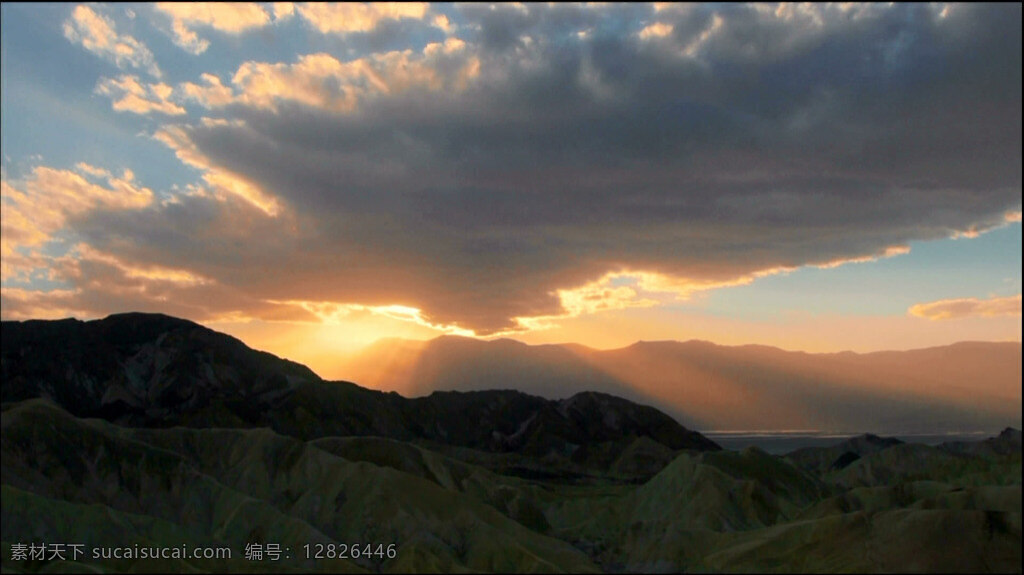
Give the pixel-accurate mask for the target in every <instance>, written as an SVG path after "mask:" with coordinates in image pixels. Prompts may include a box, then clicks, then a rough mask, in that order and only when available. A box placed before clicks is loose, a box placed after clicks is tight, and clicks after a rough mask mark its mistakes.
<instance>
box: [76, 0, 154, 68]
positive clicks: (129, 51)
mask: <svg viewBox="0 0 1024 575" xmlns="http://www.w3.org/2000/svg"><path fill="white" fill-rule="evenodd" d="M64 37H65V38H67V39H68V40H70V41H71V42H74V43H76V44H81V45H82V47H83V48H85V49H86V50H88V51H90V52H92V53H93V54H96V55H97V56H100V57H101V58H104V59H106V60H109V61H111V62H114V63H115V64H117V67H118V68H124V67H125V66H131V67H132V68H138V69H142V70H146V71H148V72H149V73H150V74H152V75H153V76H156V77H157V78H159V77H160V68H159V67H157V65H156V61H155V60H154V58H153V53H152V52H150V51H149V48H147V47H146V45H145V44H143V43H142V42H139V41H138V40H136V39H135V38H133V37H131V36H129V35H127V34H118V33H117V30H115V29H114V22H113V21H112V20H110V19H109V18H107V17H105V16H103V15H101V14H97V13H96V12H95V11H94V10H93V9H92V8H90V7H88V6H86V5H84V4H83V5H79V6H76V7H75V9H74V11H73V12H72V13H71V18H70V19H69V20H67V21H66V22H64Z"/></svg>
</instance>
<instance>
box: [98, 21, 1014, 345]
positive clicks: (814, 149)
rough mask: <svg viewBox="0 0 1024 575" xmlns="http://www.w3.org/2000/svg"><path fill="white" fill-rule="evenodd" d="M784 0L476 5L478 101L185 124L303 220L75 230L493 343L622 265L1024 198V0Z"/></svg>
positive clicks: (965, 217) (657, 266)
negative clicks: (762, 1) (424, 319)
mask: <svg viewBox="0 0 1024 575" xmlns="http://www.w3.org/2000/svg"><path fill="white" fill-rule="evenodd" d="M774 9H775V8H774V7H771V9H766V8H764V7H761V8H758V7H751V6H745V5H743V6H741V5H725V6H721V7H718V8H715V9H714V10H712V9H711V8H708V7H706V6H671V7H669V8H668V9H665V10H663V11H661V12H658V13H655V12H654V10H652V9H651V8H650V7H632V6H610V7H606V8H597V9H588V8H585V7H581V6H553V7H550V8H548V7H544V6H541V5H528V6H527V7H526V8H525V9H517V8H515V7H512V6H504V5H503V6H500V7H498V8H496V9H493V10H492V9H490V8H489V7H487V6H478V5H468V6H461V7H459V12H460V16H461V22H462V26H463V30H465V33H463V32H459V33H458V35H459V36H460V37H462V38H463V39H465V40H466V42H467V45H466V47H465V49H464V50H463V51H462V52H460V53H459V55H455V56H452V58H450V59H448V60H440V61H439V63H438V64H437V67H438V69H439V74H441V75H446V74H447V75H452V74H455V72H456V70H457V69H458V67H459V65H460V62H461V60H459V58H470V57H477V58H479V60H480V69H479V75H478V76H477V77H476V78H475V79H473V81H470V82H469V83H468V85H466V86H465V88H464V89H446V90H440V91H439V90H409V91H404V92H402V91H397V90H396V91H394V92H393V93H390V94H388V95H377V96H375V97H370V98H366V99H364V100H363V101H362V102H361V103H360V105H359V107H358V108H357V109H356V110H355V111H353V112H351V113H337V112H333V111H326V110H320V109H317V108H313V107H309V106H304V105H300V104H296V103H294V102H292V103H289V102H281V103H280V105H279V106H278V108H277V110H276V111H268V110H265V109H255V108H253V109H246V108H238V107H235V108H230V109H231V110H232V114H233V115H234V117H235V118H237V119H241V120H244V123H242V124H224V123H222V124H216V123H207V124H202V125H201V124H196V125H193V126H191V127H190V128H189V129H188V131H187V133H188V134H189V137H190V139H191V141H192V143H194V144H195V146H196V147H197V149H198V150H199V151H200V152H201V153H202V154H204V155H206V156H207V157H208V158H209V159H210V160H211V162H212V163H213V164H214V165H216V166H218V167H221V168H224V169H228V170H231V171H233V172H235V173H237V174H240V175H243V176H244V177H246V178H248V179H250V180H251V181H253V182H255V183H257V184H259V185H260V186H261V187H262V188H263V189H264V190H265V191H267V192H268V193H270V194H273V195H274V196H276V197H278V198H279V199H281V200H282V201H283V204H284V205H285V206H287V209H288V215H287V216H279V217H278V218H276V219H275V218H270V217H267V216H265V215H264V214H261V213H257V212H258V211H253V213H252V214H248V215H244V217H243V216H240V215H239V213H238V212H237V211H231V210H229V209H228V208H229V206H228V205H226V204H223V203H221V204H211V203H208V201H207V200H200V199H197V198H184V199H182V201H181V203H180V204H178V205H175V206H171V207H157V208H153V209H151V210H149V211H148V212H147V213H146V214H145V217H144V218H136V219H131V218H129V217H127V216H125V215H123V214H115V213H108V214H93V215H92V216H91V219H90V220H89V221H80V222H79V223H78V225H79V229H80V230H81V231H82V232H83V233H84V234H85V235H86V237H87V239H88V240H89V241H90V243H92V244H94V245H96V246H97V247H98V248H100V249H108V250H112V251H114V252H116V253H119V254H124V255H126V256H131V257H132V258H138V259H139V260H143V261H154V262H157V263H161V264H164V265H174V266H187V267H188V268H190V269H195V270H197V271H199V272H200V273H203V274H206V275H208V276H209V277H214V278H217V279H218V281H221V282H224V283H225V284H226V285H230V286H234V287H235V288H236V289H239V290H242V291H244V292H245V293H246V294H248V295H249V296H250V297H253V298H256V299H273V300H299V299H313V300H330V301H338V302H353V303H366V304H373V303H377V304H385V303H401V304H404V305H412V306H416V307H420V308H422V309H423V310H424V312H425V314H426V315H427V316H429V317H430V318H432V319H433V320H434V321H438V322H444V323H450V322H456V323H458V324H460V325H462V326H464V327H468V328H473V329H477V330H480V331H488V330H495V329H500V328H505V327H509V326H510V325H512V320H511V318H513V317H516V316H530V315H542V314H553V313H558V312H559V311H560V309H559V302H558V300H557V298H556V297H555V296H554V295H552V292H553V290H555V289H558V288H569V287H573V286H577V285H581V284H582V283H585V282H587V281H592V280H594V279H596V278H598V277H600V275H602V274H603V273H605V272H608V271H612V270H617V269H624V268H629V269H635V270H650V271H657V272H661V273H666V274H671V275H674V276H677V277H681V278H689V279H694V280H716V281H727V280H729V279H734V278H738V277H741V276H744V275H746V274H750V273H752V272H756V271H758V270H764V269H770V268H773V267H777V266H795V265H803V264H810V263H822V262H828V261H832V260H836V259H843V258H855V257H860V256H864V255H872V254H878V253H881V252H883V251H884V250H885V249H886V248H887V247H889V246H894V245H899V244H904V243H906V242H908V241H910V240H919V239H934V238H940V237H947V236H949V235H950V234H951V233H953V232H954V231H956V230H965V229H971V228H985V227H990V226H992V225H996V224H999V223H1001V222H1002V221H1003V218H1004V213H1005V212H1006V211H1007V210H1013V209H1019V208H1020V204H1021V26H1020V21H1021V7H1020V5H1019V4H1017V5H962V6H961V5H958V6H953V7H951V8H950V9H949V10H948V11H947V13H946V14H945V15H944V16H942V17H940V14H939V12H940V9H939V8H936V7H933V6H926V5H896V6H893V7H878V6H862V5H859V6H855V7H853V9H852V11H851V12H848V13H843V12H842V11H841V10H839V9H838V8H836V7H831V6H812V7H811V8H810V12H806V13H799V12H798V11H794V12H792V13H791V14H789V15H787V14H781V15H776V14H774V13H772V11H773V10H774ZM611 13H614V16H611V15H610V14H611ZM657 22H660V23H661V24H663V25H665V26H671V27H672V28H671V32H670V33H668V34H664V35H661V36H659V35H656V34H654V35H647V36H645V37H644V38H641V35H640V34H639V32H640V31H641V30H642V29H644V28H645V27H646V26H649V25H652V24H655V23H657ZM664 29H665V28H662V30H664ZM444 66H450V67H451V70H448V71H445V70H444V69H443V67H444ZM323 89H331V88H330V87H328V86H326V85H325V86H324V87H323ZM204 202H206V203H204ZM189 210H192V211H195V212H196V213H186V212H188V211H189ZM133 217H134V216H133ZM124 238H131V241H122V240H123V239H124Z"/></svg>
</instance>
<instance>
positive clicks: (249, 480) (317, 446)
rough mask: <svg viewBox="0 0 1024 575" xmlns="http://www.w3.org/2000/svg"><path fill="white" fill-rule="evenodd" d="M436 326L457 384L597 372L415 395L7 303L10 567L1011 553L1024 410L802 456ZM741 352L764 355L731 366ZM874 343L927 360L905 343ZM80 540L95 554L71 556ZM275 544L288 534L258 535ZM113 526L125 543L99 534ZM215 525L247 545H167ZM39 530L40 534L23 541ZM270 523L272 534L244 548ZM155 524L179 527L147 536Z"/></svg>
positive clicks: (947, 566)
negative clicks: (950, 439) (970, 427)
mask: <svg viewBox="0 0 1024 575" xmlns="http://www.w3.org/2000/svg"><path fill="white" fill-rule="evenodd" d="M428 345H430V346H435V345H436V346H440V347H441V349H442V351H445V352H446V354H441V357H444V358H448V359H449V361H452V360H451V358H452V357H462V358H463V359H464V360H465V363H464V364H463V366H464V367H465V371H464V372H462V373H461V375H460V376H459V377H461V378H463V379H459V378H458V377H456V375H457V374H458V373H459V372H458V371H457V367H458V366H457V364H452V363H445V362H439V363H435V364H427V365H433V366H435V367H436V368H437V369H438V370H439V371H437V372H436V373H437V374H438V375H437V377H441V375H440V374H443V373H446V372H445V371H444V370H449V371H448V372H447V373H449V374H451V375H452V377H453V379H452V381H453V382H455V383H456V385H455V387H458V386H463V385H465V384H466V382H471V383H473V384H481V385H483V384H482V383H481V381H483V382H486V378H487V377H488V372H487V370H488V369H492V368H495V369H496V366H498V365H499V363H496V362H497V361H498V360H500V361H502V362H504V363H501V364H500V366H501V368H502V369H501V370H497V371H495V372H493V377H494V381H495V382H499V383H500V384H502V385H504V384H505V383H511V382H515V381H516V380H518V381H519V382H520V384H521V385H520V386H521V387H525V388H526V389H531V388H530V387H529V385H540V386H541V387H540V388H538V389H543V386H546V385H549V384H550V385H555V384H556V383H557V382H558V381H562V378H563V377H565V376H567V375H572V374H574V373H577V369H579V370H582V369H584V368H583V367H579V366H581V365H582V366H589V367H587V368H586V369H589V370H590V371H588V372H586V373H587V374H589V375H588V377H592V378H593V379H592V380H591V381H592V382H593V383H594V384H595V388H596V389H597V391H580V392H579V393H575V392H574V393H571V394H569V395H568V396H567V397H562V398H560V399H556V398H549V399H545V398H543V397H538V396H536V395H530V394H527V393H524V392H523V391H517V390H515V389H504V390H501V389H498V390H494V389H492V390H486V391H444V392H433V393H431V394H429V395H426V396H424V397H417V398H405V397H402V396H400V395H398V394H396V393H385V392H381V391H373V390H369V389H365V388H362V387H359V386H358V385H355V384H353V383H348V382H328V381H323V380H321V379H320V378H319V377H317V375H316V374H314V373H313V372H312V371H310V370H309V369H307V368H305V367H304V366H301V365H299V364H296V363H292V362H289V361H286V360H282V359H280V358H277V357H275V356H273V355H271V354H269V353H264V352H259V351H255V350H252V349H249V348H248V347H246V346H245V345H244V344H243V343H242V342H240V341H238V340H236V339H234V338H231V337H229V336H226V335H224V334H220V333H217V332H214V331H212V330H209V329H207V328H204V327H202V326H200V325H197V324H195V323H192V322H189V321H185V320H181V319H176V318H172V317H168V316H163V315H154V314H119V315H114V316H110V317H108V318H106V319H102V320H96V321H89V322H81V321H77V320H61V321H26V322H3V323H2V325H0V376H2V379H0V390H2V415H0V428H2V433H0V569H2V570H3V572H5V573H7V572H11V573H34V572H67V571H75V572H161V571H164V572H270V573H280V572H294V573H306V572H324V573H337V572H345V573H366V572H371V573H376V572H382V573H409V572H499V573H509V572H530V573H536V572H544V573H557V572H570V573H591V572H602V571H603V572H683V571H702V572H769V571H770V572H837V571H842V572H850V571H854V572H965V573H975V572H1020V565H1021V433H1020V430H1019V429H1004V430H1003V431H1002V432H1001V433H999V434H998V435H995V434H993V435H994V436H993V437H991V438H989V439H986V440H984V441H979V442H956V443H946V444H942V445H938V446H926V445H917V444H912V443H904V442H902V441H899V440H896V439H893V438H886V437H879V436H875V435H861V436H857V437H854V438H851V439H847V440H845V441H842V442H837V443H836V444H835V445H833V446H829V447H820V448H808V449H802V450H799V451H795V452H792V453H789V454H786V455H785V456H774V455H770V454H768V453H765V452H764V451H761V450H759V449H756V448H748V449H745V450H743V451H729V450H722V449H720V448H719V446H718V445H716V444H715V443H714V442H712V441H710V440H708V439H707V438H706V437H704V436H703V435H701V434H700V433H698V432H696V431H692V430H690V429H687V428H686V427H683V426H682V425H680V424H679V423H678V422H677V421H675V420H674V419H673V418H672V417H670V416H668V415H666V414H665V413H662V412H661V411H659V410H657V409H655V408H653V407H648V406H645V405H641V404H639V403H634V402H632V401H629V400H627V399H623V398H620V397H616V396H614V395H610V394H609V393H608V392H611V391H617V390H619V389H620V388H617V387H615V386H616V385H620V384H621V379H619V378H618V377H614V376H611V375H608V373H609V371H608V368H605V369H598V368H597V367H594V366H595V364H594V363H592V360H588V361H586V362H583V363H572V360H570V359H567V358H568V357H569V356H568V355H566V354H570V355H571V356H572V357H577V358H578V357H580V356H585V355H587V354H589V353H598V352H592V350H586V349H583V348H574V347H571V346H570V347H566V346H548V347H543V348H541V349H540V353H539V354H535V353H534V352H535V351H537V348H531V347H528V346H524V345H521V344H515V343H512V342H496V343H482V342H467V341H465V340H459V339H451V338H445V339H442V340H436V341H435V342H433V343H431V344H428ZM971 345H973V344H971ZM956 347H957V346H954V348H956ZM967 347H971V346H967ZM702 348H703V349H705V350H706V353H704V354H700V353H698V352H697V351H695V350H700V349H702ZM981 348H984V349H983V350H982V351H977V350H976V353H988V352H991V351H992V350H991V349H990V348H988V347H987V346H981ZM481 349H482V350H486V352H485V353H482V354H481V353H479V351H480V350H481ZM680 349H682V350H688V351H689V352H690V353H691V354H692V355H691V356H687V355H685V354H681V353H680V351H679V350H680ZM1017 349H1018V351H1019V346H1018V348H1017ZM466 350H468V352H467V351H466ZM495 350H498V351H497V353H496V358H495V357H489V356H488V353H494V351H495ZM619 351H620V352H626V353H625V355H626V356H627V357H628V358H630V359H631V360H632V361H634V362H639V361H644V360H645V358H646V359H647V360H649V361H650V362H651V365H649V366H645V365H641V364H636V363H634V364H629V363H620V364H618V365H619V367H618V368H617V369H619V370H625V369H627V368H628V367H630V365H632V367H634V368H637V367H643V368H644V369H653V368H658V369H661V368H664V366H666V365H667V363H666V362H667V361H668V360H666V359H664V357H663V354H667V356H668V357H669V358H675V361H679V363H680V365H689V363H687V362H698V363H697V366H698V367H700V368H702V369H705V370H706V371H708V372H712V373H726V374H732V377H733V378H734V380H736V381H739V380H742V377H740V375H744V374H747V373H748V372H749V371H750V370H753V369H755V367H754V366H757V368H758V369H765V366H766V365H770V364H772V361H774V362H775V363H774V364H773V365H775V366H776V369H778V370H779V372H780V373H788V372H787V371H786V370H787V369H791V368H790V367H788V364H787V363H786V362H785V361H782V360H781V359H780V358H783V359H784V358H790V357H791V356H790V355H787V353H786V352H779V350H771V349H766V348H720V347H717V346H712V345H710V344H700V343H692V342H691V343H685V344H676V343H669V344H639V345H638V346H633V347H632V348H627V350H619ZM641 352H642V353H641ZM740 352H742V353H740ZM925 352H931V350H925ZM434 353H439V352H436V351H435V352H434ZM459 353H462V354H463V355H461V356H459V355H458V354H459ZM600 353H605V352H600ZM607 353H609V354H611V355H610V357H612V358H615V357H616V356H615V354H614V353H613V352H607ZM907 353H909V354H914V353H916V352H907ZM730 354H738V355H734V356H730ZM759 354H762V355H759ZM780 354H781V355H780ZM428 357H429V356H428ZM531 357H532V358H534V359H530V358H531ZM536 357H540V358H541V359H536ZM729 357H734V358H735V359H736V360H737V361H740V360H741V359H744V358H745V359H746V361H750V362H753V363H749V364H743V363H738V364H737V365H735V366H734V367H733V371H731V372H730V371H727V370H726V371H724V372H723V370H725V369H726V367H727V365H726V361H727V359H728V358H729ZM878 357H880V358H883V359H885V358H888V361H889V362H890V364H893V365H897V366H901V369H908V368H906V366H908V365H913V362H911V361H909V360H907V359H906V357H907V356H904V355H898V356H893V357H895V358H896V359H893V358H892V357H889V356H885V355H884V354H883V355H880V356H878ZM993 357H996V358H997V359H998V358H999V357H1000V356H993ZM522 358H526V359H527V360H528V361H525V363H522V364H520V363H519V361H520V360H521V359H522ZM680 358H682V359H680ZM751 358H754V359H751ZM619 359H621V358H619ZM560 360H566V361H565V362H561V363H560ZM684 360H685V361H684ZM755 360H756V361H755ZM833 360H834V361H837V362H840V363H839V365H849V364H843V363H842V362H853V364H854V365H856V362H857V361H860V359H858V356H842V355H840V356H837V357H835V358H832V359H831V360H829V361H833ZM918 360H919V361H941V358H936V357H933V355H929V354H928V353H925V355H924V356H923V357H919V358H918ZM531 361H532V362H533V363H531ZM699 361H704V363H700V362H699ZM1018 363H1019V357H1018ZM869 364H870V365H871V366H878V365H882V366H886V365H889V364H886V362H885V361H872V362H869ZM828 365H833V364H828ZM559 366H560V367H559ZM441 367H443V368H444V369H441ZM413 368H414V370H415V369H419V368H418V367H416V366H415V365H413ZM547 369H551V370H554V371H550V372H548V371H545V370H547ZM559 369H560V370H561V371H558V370H559ZM690 369H692V370H696V369H697V368H694V367H691V368H690ZM878 369H881V368H878ZM886 369H892V370H893V371H891V373H895V372H896V371H898V370H895V368H891V367H887V368H886ZM451 370H456V371H451ZM996 371H999V370H996ZM580 373H583V372H580ZM688 373H697V371H691V372H688ZM886 373H890V372H886ZM737 374H739V375H737ZM655 375H657V374H655ZM662 375H663V376H664V377H669V376H673V377H674V375H673V374H662ZM723 377H724V376H723ZM477 378H482V379H477ZM602 378H603V379H602ZM751 378H752V379H751V381H753V380H754V379H753V377H752V376H751ZM434 381H439V380H434ZM654 381H655V382H657V381H661V380H657V379H655V380H654ZM854 381H856V379H855V380H854ZM602 385H603V386H604V387H601V386H602ZM750 385H751V386H753V384H750ZM787 385H789V384H786V383H780V384H779V386H780V387H779V388H770V389H769V390H768V391H771V392H776V393H779V390H780V389H781V390H783V391H785V390H787V389H789V388H788V387H787ZM802 385H803V387H801V386H795V389H796V390H797V391H791V392H790V395H788V396H787V395H786V394H784V393H783V394H781V398H782V399H784V400H786V401H787V402H788V403H786V405H788V406H789V407H788V408H795V406H798V405H800V403H799V401H804V400H806V398H807V397H810V398H812V399H813V398H816V397H818V396H816V395H814V394H813V393H810V392H808V391H807V387H808V386H809V385H810V384H809V383H808V382H807V381H804V383H803V384H802ZM621 389H622V390H624V391H631V392H632V393H634V394H639V392H637V391H636V390H637V388H636V387H623V388H621ZM741 389H742V388H741ZM979 389H981V386H980V385H979ZM766 393H768V392H764V391H762V392H761V395H753V394H751V395H749V396H748V399H749V400H751V401H755V400H756V401H765V400H766V398H768V399H770V395H765V394H766ZM943 393H946V392H945V391H944V392H943ZM637 396H638V395H637ZM950 397H952V398H956V397H958V396H957V395H956V394H953V395H951V396H950ZM1017 397H1018V405H1019V392H1018V395H1017ZM760 407H761V408H762V409H766V410H770V409H772V404H771V403H770V402H768V403H765V404H764V405H762V406H760ZM897 411H898V410H897ZM1017 415H1018V418H1019V413H1018V414H1017ZM70 544H74V545H80V546H81V548H82V549H84V555H83V556H80V557H76V558H74V559H72V558H71V557H68V555H70V553H71V548H70V546H69V545H70ZM54 545H62V546H63V547H62V549H63V551H64V555H65V559H58V558H55V557H54V555H53V550H54V549H55V547H54ZM353 545H355V546H356V547H358V549H359V551H358V553H356V552H354V547H353ZM271 546H273V548H275V549H277V550H278V551H279V552H280V557H279V558H278V559H269V557H270V554H269V553H264V551H265V550H267V549H271V548H272V547H271ZM115 547H116V548H118V549H120V550H121V553H122V558H119V559H110V558H104V557H102V556H100V555H99V552H100V551H102V550H103V549H107V550H110V549H112V548H115ZM213 547H216V548H220V549H225V550H229V551H231V558H230V559H225V558H221V559H208V558H200V557H196V556H194V555H192V554H182V555H176V554H175V552H176V551H177V550H189V551H190V553H191V550H194V549H197V548H213ZM40 548H43V549H45V550H46V551H45V552H44V553H43V555H42V556H38V555H36V554H32V555H29V553H31V551H30V549H40ZM254 548H258V549H260V550H261V554H262V555H261V558H254V556H250V557H246V555H245V552H246V549H250V550H251V549H254ZM139 549H146V550H147V552H149V551H150V550H160V549H164V550H172V553H171V555H169V556H163V557H161V558H159V559H152V558H141V557H139V556H138V555H132V550H135V552H136V553H137V550H139ZM125 550H127V551H128V553H127V554H125ZM19 553H21V555H19Z"/></svg>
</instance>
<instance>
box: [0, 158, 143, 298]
mask: <svg viewBox="0 0 1024 575" xmlns="http://www.w3.org/2000/svg"><path fill="white" fill-rule="evenodd" d="M90 180H93V181H90ZM97 180H99V181H101V182H102V183H97V182H96V181H97ZM134 180H135V175H134V174H133V173H132V172H131V171H130V170H125V172H124V173H123V174H122V176H121V177H117V176H114V175H113V174H111V173H110V172H109V171H107V170H104V169H102V168H97V167H95V166H91V165H89V164H85V163H79V164H78V165H77V166H76V171H71V170H58V169H54V168H48V167H45V166H37V167H36V168H35V169H34V170H33V172H32V175H31V176H30V177H29V178H28V179H27V180H25V181H24V182H20V183H11V182H8V181H6V180H4V181H2V182H0V203H2V205H3V211H2V216H0V228H2V230H3V234H2V237H0V253H2V255H3V266H2V271H0V277H2V278H3V279H4V280H9V279H15V278H22V279H24V278H25V277H27V274H28V273H31V272H32V271H33V270H35V269H38V268H42V267H45V265H46V262H45V259H42V258H41V257H40V256H38V255H34V253H33V252H34V250H36V249H37V248H39V247H41V246H42V245H43V244H45V243H46V242H48V241H49V240H50V238H51V237H52V235H53V234H54V233H55V232H57V231H58V230H60V229H61V228H63V227H64V225H65V222H66V221H67V219H68V218H69V217H72V216H76V215H79V214H83V213H86V212H88V211H90V210H93V209H97V208H102V209H108V210H127V209H137V208H142V207H145V206H148V205H149V204H151V203H152V202H153V197H154V196H153V192H152V191H151V190H149V189H148V188H145V187H140V186H138V185H137V184H136V183H135V181H134Z"/></svg>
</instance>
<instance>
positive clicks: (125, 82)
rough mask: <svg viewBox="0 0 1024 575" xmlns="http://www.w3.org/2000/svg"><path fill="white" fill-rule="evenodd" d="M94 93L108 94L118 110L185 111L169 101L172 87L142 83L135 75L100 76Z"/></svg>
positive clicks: (147, 112)
mask: <svg viewBox="0 0 1024 575" xmlns="http://www.w3.org/2000/svg"><path fill="white" fill-rule="evenodd" d="M96 93H97V94H103V95H104V96H109V97H110V99H111V100H113V102H112V106H113V108H114V109H115V110H117V111H118V112H132V113H135V114H141V115H145V114H149V113H150V112H160V113H161V114H167V115H169V116H178V115H182V114H184V113H185V108H182V107H181V106H179V105H177V104H175V103H174V102H172V101H170V97H171V94H172V93H173V88H171V87H170V86H169V85H167V84H164V83H162V82H161V83H157V84H146V85H143V84H141V83H140V82H139V78H138V77H137V76H128V75H122V76H120V77H118V78H116V79H114V78H102V79H101V80H100V81H99V83H98V84H96Z"/></svg>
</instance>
